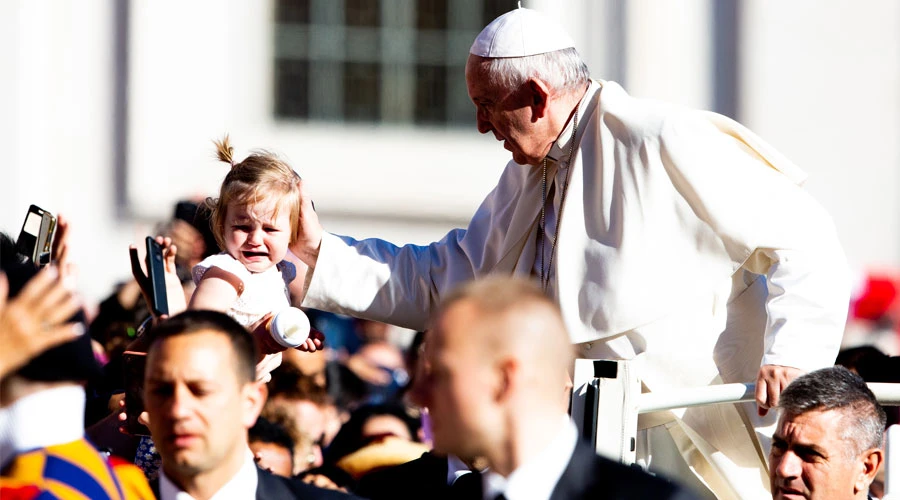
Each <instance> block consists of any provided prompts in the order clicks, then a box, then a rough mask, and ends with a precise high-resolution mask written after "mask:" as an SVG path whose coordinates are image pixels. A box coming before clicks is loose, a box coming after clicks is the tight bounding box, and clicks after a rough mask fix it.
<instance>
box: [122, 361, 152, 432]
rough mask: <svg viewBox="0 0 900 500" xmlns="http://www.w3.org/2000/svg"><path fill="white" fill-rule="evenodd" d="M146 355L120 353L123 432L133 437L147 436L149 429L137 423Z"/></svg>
mask: <svg viewBox="0 0 900 500" xmlns="http://www.w3.org/2000/svg"><path fill="white" fill-rule="evenodd" d="M146 364H147V353H144V352H137V351H125V352H123V353H122V373H123V375H124V378H125V380H124V381H123V382H124V383H125V415H126V417H127V418H126V419H125V430H126V431H127V432H128V433H129V434H132V435H135V436H149V435H150V429H148V428H147V426H146V425H144V424H142V423H140V422H138V416H140V414H141V413H143V411H144V367H145V366H146Z"/></svg>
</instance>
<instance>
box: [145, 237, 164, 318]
mask: <svg viewBox="0 0 900 500" xmlns="http://www.w3.org/2000/svg"><path fill="white" fill-rule="evenodd" d="M146 243H147V257H146V263H147V278H148V279H149V284H150V297H149V300H150V303H149V304H148V306H149V307H150V309H152V311H153V314H154V316H160V315H162V314H169V301H168V299H167V297H166V268H165V262H164V260H163V252H162V246H161V245H160V244H159V243H157V242H156V240H155V239H153V237H152V236H147V239H146Z"/></svg>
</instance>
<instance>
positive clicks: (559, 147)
mask: <svg viewBox="0 0 900 500" xmlns="http://www.w3.org/2000/svg"><path fill="white" fill-rule="evenodd" d="M599 89H600V84H599V83H597V82H595V81H593V80H591V81H590V85H589V86H588V89H587V92H585V93H584V96H583V97H582V98H581V102H579V103H578V121H579V122H581V120H582V117H584V116H587V115H588V113H589V111H590V110H589V109H588V108H587V105H588V103H589V102H591V99H592V98H593V97H594V94H595V93H596V92H597V91H598V90H599ZM574 126H575V120H572V119H571V118H570V119H569V121H568V123H566V126H565V128H563V131H562V132H560V133H559V137H557V138H556V141H555V142H554V143H553V146H550V151H549V152H547V159H548V160H550V161H552V162H554V163H556V162H558V161H560V160H562V159H563V158H566V155H567V153H568V151H569V150H568V144H569V140H570V139H572V127H574ZM562 167H563V168H565V167H568V165H562Z"/></svg>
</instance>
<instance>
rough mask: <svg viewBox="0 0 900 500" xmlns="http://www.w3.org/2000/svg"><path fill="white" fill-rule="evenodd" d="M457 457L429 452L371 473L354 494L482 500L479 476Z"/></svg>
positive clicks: (374, 498)
mask: <svg viewBox="0 0 900 500" xmlns="http://www.w3.org/2000/svg"><path fill="white" fill-rule="evenodd" d="M470 469H471V467H470V466H468V465H466V464H465V463H463V461H462V460H460V459H458V458H456V457H444V456H441V455H437V454H435V453H432V452H428V453H423V454H422V456H421V457H419V458H417V459H415V460H412V461H409V462H406V463H405V464H400V465H396V466H394V467H388V468H386V469H381V470H377V471H375V472H370V473H369V474H366V475H365V476H363V477H362V479H360V480H359V484H358V485H357V487H356V490H355V491H356V493H358V494H359V495H361V496H363V497H365V498H368V499H370V500H418V499H420V498H428V499H430V500H462V499H478V498H480V497H481V476H480V474H478V473H472V472H471V470H470Z"/></svg>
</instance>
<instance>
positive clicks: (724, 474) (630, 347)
mask: <svg viewBox="0 0 900 500" xmlns="http://www.w3.org/2000/svg"><path fill="white" fill-rule="evenodd" d="M574 45H575V44H574V42H573V41H572V39H571V38H570V37H569V36H568V35H567V34H566V33H565V31H564V30H563V29H562V28H561V27H559V26H558V25H557V24H555V23H554V22H553V21H551V20H550V19H548V18H546V17H544V16H543V15H541V14H539V13H537V12H535V11H533V10H529V9H523V8H519V9H516V10H514V11H511V12H509V13H507V14H504V15H502V16H500V17H499V18H497V19H496V20H494V21H493V22H492V23H491V24H490V25H488V26H487V27H486V28H485V29H484V30H483V31H482V32H481V34H479V35H478V37H477V38H476V40H475V42H474V43H473V45H472V47H471V50H470V55H469V59H468V62H467V65H466V83H467V86H468V91H469V96H470V98H471V100H472V102H473V103H474V104H475V107H476V122H477V127H478V130H479V132H481V133H488V132H490V133H492V134H493V135H494V137H495V138H496V139H497V140H498V141H501V142H503V146H504V148H506V149H507V150H509V151H510V152H511V153H512V161H510V162H509V163H508V164H507V166H506V168H505V170H504V171H503V173H502V175H501V177H500V180H499V182H498V184H497V186H496V187H495V188H494V190H493V191H492V192H491V193H489V194H488V195H487V198H486V199H485V200H484V202H483V203H482V204H481V206H480V207H479V208H478V211H477V212H476V213H475V215H474V217H473V218H472V221H471V222H470V224H469V226H468V228H466V229H456V230H453V231H451V232H450V233H448V234H447V235H446V236H445V237H444V238H443V239H442V240H440V241H438V242H435V243H432V244H430V245H427V246H415V245H406V246H399V247H398V246H395V245H393V244H391V243H388V242H386V241H382V240H377V239H368V240H362V241H357V240H354V239H352V238H349V237H345V236H337V235H333V234H330V233H327V232H325V231H324V230H323V229H322V227H321V225H320V224H319V222H318V219H317V217H316V215H315V212H314V211H313V208H312V204H311V201H310V199H309V197H308V196H305V198H304V200H303V201H302V202H301V212H302V214H301V217H302V224H303V231H304V237H303V238H302V239H301V241H300V242H299V243H298V244H296V245H295V246H294V247H293V248H292V251H293V252H294V253H295V254H296V255H298V256H299V257H300V258H301V259H302V260H303V261H304V262H305V263H306V264H307V265H308V266H309V270H308V271H307V273H311V275H307V285H308V289H307V293H306V297H305V299H304V303H303V305H305V306H309V307H314V308H318V309H325V310H329V311H335V312H340V313H346V314H351V315H355V316H362V317H366V318H370V319H375V320H379V321H385V322H389V323H393V324H397V325H401V326H405V327H409V328H414V329H423V328H425V327H426V319H427V318H428V316H429V314H430V312H431V311H432V309H433V308H434V307H435V305H436V304H438V302H439V299H440V297H441V294H442V293H444V292H445V291H447V290H449V289H451V288H452V287H453V286H454V285H456V284H458V283H460V282H463V281H467V280H470V279H477V278H480V277H483V276H486V275H489V274H492V273H506V274H509V273H512V274H517V275H530V276H533V278H534V279H535V280H539V281H540V283H541V285H542V286H543V287H544V289H545V290H546V291H547V293H548V294H549V295H550V296H551V297H553V298H555V299H556V300H557V301H558V303H559V305H560V307H561V309H562V311H563V314H564V316H565V320H566V323H567V325H566V326H567V328H568V329H569V331H570V332H571V336H572V342H573V343H575V344H579V346H578V347H579V349H580V352H581V354H582V355H583V356H584V357H587V358H606V359H635V360H637V362H639V363H640V365H641V373H642V380H643V383H644V385H645V387H646V389H647V390H650V391H661V390H666V389H669V388H673V387H696V386H703V385H707V384H711V383H721V382H746V381H756V382H757V393H756V400H757V408H753V407H751V408H750V410H751V411H746V410H747V408H743V409H741V408H740V407H735V406H733V405H718V406H715V407H707V408H705V409H693V410H689V411H687V412H679V413H670V414H667V415H666V416H664V418H661V419H660V418H657V419H655V421H653V422H649V421H648V422H643V423H642V425H643V426H645V427H646V426H652V425H656V426H657V427H655V429H656V430H657V431H659V430H662V431H663V432H665V433H666V434H665V435H666V436H669V437H671V440H672V441H674V444H675V445H677V449H678V451H679V452H680V453H681V455H683V456H684V457H685V460H686V461H687V464H688V465H689V466H690V468H691V469H692V470H693V471H694V473H696V474H697V475H698V476H699V477H700V478H701V480H702V482H703V483H704V484H705V487H707V488H709V490H711V491H712V492H713V493H714V494H715V495H716V496H717V497H719V498H765V497H767V496H768V493H767V489H768V484H767V483H768V481H767V479H766V476H767V474H766V472H765V454H766V451H767V450H766V449H765V448H766V447H767V443H766V442H765V435H766V431H765V430H763V429H764V428H765V426H767V425H771V424H774V420H773V421H771V422H770V421H769V420H771V419H772V416H771V415H769V416H768V417H763V415H765V413H766V412H767V410H768V408H771V407H773V406H774V405H775V404H776V403H777V399H778V395H779V393H780V392H781V390H782V389H783V388H784V387H785V386H787V384H788V383H789V382H790V381H791V380H792V379H794V378H795V377H797V376H798V375H799V374H801V373H804V372H807V371H810V370H813V369H815V368H819V367H823V366H828V365H831V364H832V363H833V361H834V358H835V356H836V354H837V351H838V348H839V344H840V339H841V335H842V332H843V327H844V322H845V320H846V313H847V304H848V300H849V293H850V290H849V277H848V275H849V273H848V269H847V263H846V259H845V257H844V255H843V251H842V249H841V245H840V243H839V241H838V238H837V236H836V233H835V229H834V227H833V224H832V222H831V219H830V217H829V215H828V214H827V213H826V212H825V211H824V210H823V208H822V207H821V206H820V205H819V204H818V203H817V202H816V201H814V200H813V199H812V198H811V197H810V196H809V195H808V194H807V193H806V192H805V191H804V190H803V189H801V188H800V184H801V183H802V181H803V180H804V177H805V175H804V174H803V172H802V171H800V170H799V169H798V168H797V167H796V166H794V165H793V164H792V163H791V162H790V161H788V160H787V159H786V158H784V157H783V156H782V155H780V154H779V153H778V152H777V151H775V150H774V149H773V148H772V147H771V146H769V145H768V144H766V143H765V142H764V141H763V140H762V139H760V138H759V137H757V136H756V135H755V134H753V133H752V132H750V131H749V130H747V129H745V128H744V127H742V126H741V125H740V124H738V123H736V122H734V121H732V120H730V119H728V118H726V117H723V116H720V115H716V114H714V113H711V112H703V111H696V110H690V109H684V108H681V107H677V106H674V105H668V104H664V103H660V102H655V101H649V100H642V99H636V98H633V97H631V96H629V95H628V94H627V93H626V92H625V91H624V90H623V89H622V88H621V87H620V86H619V85H617V84H616V83H614V82H611V81H602V80H591V79H590V77H589V74H588V69H587V67H586V65H585V64H584V62H583V61H582V59H581V57H580V56H579V54H578V52H577V51H576V49H575V46H574ZM754 427H755V428H756V429H757V430H760V431H761V432H759V433H757V432H755V431H754ZM652 430H653V429H651V431H652ZM769 432H770V431H769ZM758 438H762V440H761V441H760V440H758ZM670 444H671V443H670ZM652 467H653V464H652V461H651V469H652Z"/></svg>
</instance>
